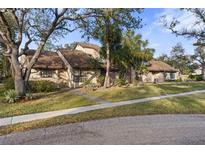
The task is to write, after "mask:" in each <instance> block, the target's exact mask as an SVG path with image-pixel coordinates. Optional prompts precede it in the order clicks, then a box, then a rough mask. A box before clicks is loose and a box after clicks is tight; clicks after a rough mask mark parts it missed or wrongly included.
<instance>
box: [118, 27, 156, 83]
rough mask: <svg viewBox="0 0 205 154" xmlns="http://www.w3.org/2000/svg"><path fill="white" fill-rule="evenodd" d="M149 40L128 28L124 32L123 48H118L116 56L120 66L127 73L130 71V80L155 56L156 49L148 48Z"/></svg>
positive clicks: (140, 72) (141, 71)
mask: <svg viewBox="0 0 205 154" xmlns="http://www.w3.org/2000/svg"><path fill="white" fill-rule="evenodd" d="M147 46H148V40H142V36H141V35H139V34H137V35H136V34H135V32H134V31H130V30H128V31H127V32H125V33H124V34H123V37H122V42H121V50H119V51H118V50H116V53H115V57H116V59H117V62H118V66H121V70H122V71H124V73H125V74H127V73H130V80H129V81H130V82H131V83H133V81H134V80H135V78H136V74H135V72H137V74H138V75H140V74H142V73H143V71H144V70H145V69H146V65H145V62H148V61H149V60H151V59H152V58H153V53H154V49H151V48H148V47H147Z"/></svg>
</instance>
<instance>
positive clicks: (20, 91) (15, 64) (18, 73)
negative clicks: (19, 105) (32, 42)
mask: <svg viewBox="0 0 205 154" xmlns="http://www.w3.org/2000/svg"><path fill="white" fill-rule="evenodd" d="M13 50H16V49H13ZM15 53H17V52H15ZM11 65H12V70H13V75H14V84H15V91H16V95H17V97H18V98H22V97H24V96H25V95H26V88H25V82H24V79H23V75H22V70H21V66H20V63H19V61H18V56H17V55H15V54H12V55H11Z"/></svg>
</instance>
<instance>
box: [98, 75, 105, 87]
mask: <svg viewBox="0 0 205 154" xmlns="http://www.w3.org/2000/svg"><path fill="white" fill-rule="evenodd" d="M104 81H105V76H103V75H100V76H99V77H98V78H97V82H98V83H99V84H100V85H101V86H103V84H104Z"/></svg>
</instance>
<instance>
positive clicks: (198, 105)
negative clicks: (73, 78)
mask: <svg viewBox="0 0 205 154" xmlns="http://www.w3.org/2000/svg"><path fill="white" fill-rule="evenodd" d="M204 113H205V95H204V93H202V94H194V95H188V96H183V97H173V98H168V99H161V100H156V101H151V102H149V103H142V104H132V105H126V106H120V107H114V108H106V109H100V110H95V111H89V112H84V113H80V114H76V115H66V116H59V117H55V118H50V119H45V120H38V121H32V122H26V123H21V124H15V125H12V126H3V127H0V135H5V134H9V133H13V132H18V131H26V130H30V129H34V128H44V127H49V126H55V125H63V124H68V123H76V122H82V121H89V120H97V119H105V118H112V117H121V116H135V115H150V114H204Z"/></svg>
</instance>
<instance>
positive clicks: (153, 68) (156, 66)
mask: <svg viewBox="0 0 205 154" xmlns="http://www.w3.org/2000/svg"><path fill="white" fill-rule="evenodd" d="M149 63H150V66H148V71H150V72H177V70H176V69H175V68H173V67H172V66H170V65H169V64H167V63H165V62H162V61H157V60H151V61H150V62H149Z"/></svg>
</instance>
